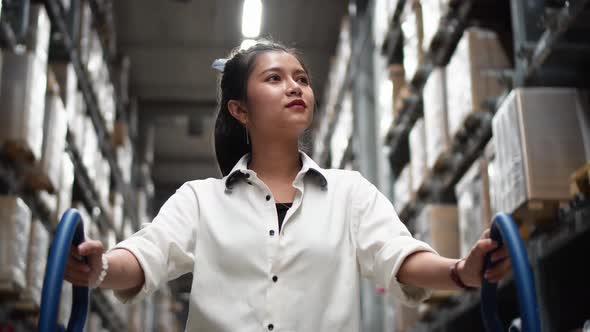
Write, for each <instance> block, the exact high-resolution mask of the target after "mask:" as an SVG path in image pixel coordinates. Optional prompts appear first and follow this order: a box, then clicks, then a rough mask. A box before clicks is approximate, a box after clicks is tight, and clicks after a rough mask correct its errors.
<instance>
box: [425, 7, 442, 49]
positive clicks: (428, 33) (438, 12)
mask: <svg viewBox="0 0 590 332" xmlns="http://www.w3.org/2000/svg"><path fill="white" fill-rule="evenodd" d="M420 4H421V5H422V26H423V29H424V40H423V42H422V48H423V49H424V50H428V49H429V48H430V43H432V39H433V38H434V35H435V34H436V32H437V31H438V28H439V26H440V25H441V19H442V18H443V15H444V14H445V13H446V11H447V4H446V1H444V0H420Z"/></svg>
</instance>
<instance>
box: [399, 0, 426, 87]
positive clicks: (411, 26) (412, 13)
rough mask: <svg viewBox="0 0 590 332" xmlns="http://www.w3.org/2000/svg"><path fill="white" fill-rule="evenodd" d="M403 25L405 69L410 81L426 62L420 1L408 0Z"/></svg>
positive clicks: (402, 20)
mask: <svg viewBox="0 0 590 332" xmlns="http://www.w3.org/2000/svg"><path fill="white" fill-rule="evenodd" d="M401 27H402V31H403V36H404V70H405V73H406V78H407V79H408V80H409V81H410V80H412V78H413V77H414V75H416V72H417V71H418V67H419V66H420V65H422V64H423V63H424V55H425V52H424V49H423V48H422V45H423V35H424V33H423V30H422V9H421V7H420V1H418V0H409V1H407V2H406V4H405V7H404V10H403V13H402V17H401Z"/></svg>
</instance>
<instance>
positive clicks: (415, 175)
mask: <svg viewBox="0 0 590 332" xmlns="http://www.w3.org/2000/svg"><path fill="white" fill-rule="evenodd" d="M409 144H410V165H411V169H412V192H413V193H415V192H417V191H418V190H419V189H420V187H421V186H422V184H423V183H424V181H426V178H427V176H428V167H426V160H427V158H428V157H427V154H426V130H425V128H424V119H423V118H422V119H419V120H418V121H416V123H415V124H414V127H413V128H412V130H410V136H409Z"/></svg>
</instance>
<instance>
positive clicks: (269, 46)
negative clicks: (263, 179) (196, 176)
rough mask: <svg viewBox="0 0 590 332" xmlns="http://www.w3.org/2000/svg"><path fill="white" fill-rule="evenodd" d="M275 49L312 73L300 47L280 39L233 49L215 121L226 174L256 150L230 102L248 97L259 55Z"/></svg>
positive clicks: (217, 149)
mask: <svg viewBox="0 0 590 332" xmlns="http://www.w3.org/2000/svg"><path fill="white" fill-rule="evenodd" d="M271 51H282V52H287V53H289V54H292V55H293V56H295V58H297V60H299V63H301V66H302V67H303V69H304V70H305V71H306V72H308V70H307V68H306V67H305V64H304V63H303V61H302V59H301V56H300V54H299V52H298V51H297V50H295V49H293V48H288V47H286V46H284V45H282V44H279V43H277V42H272V41H259V42H257V43H256V44H255V45H254V46H252V47H250V48H247V49H243V50H240V49H234V50H233V51H232V53H231V55H230V57H229V58H228V61H227V62H226V63H225V68H224V69H223V74H222V75H221V80H220V84H219V86H220V89H219V96H218V101H219V112H218V113H217V119H216V120H215V133H214V140H215V155H216V157H217V163H218V164H219V169H220V170H221V173H222V174H223V176H226V175H228V174H229V172H231V170H232V168H233V167H234V166H235V164H236V163H237V162H238V161H239V160H240V158H241V157H242V156H243V155H245V154H246V153H250V152H252V148H251V146H250V145H249V144H247V143H246V128H244V126H243V125H242V124H241V123H240V122H239V121H238V120H237V119H236V118H234V117H233V116H232V115H231V114H230V112H229V110H228V108H227V103H228V102H229V101H230V100H232V99H233V100H240V101H244V102H245V101H246V100H247V85H248V77H249V76H250V74H251V73H252V70H253V69H254V65H255V64H256V58H257V57H258V55H260V54H262V53H265V52H271ZM308 75H309V72H308ZM310 80H311V79H310Z"/></svg>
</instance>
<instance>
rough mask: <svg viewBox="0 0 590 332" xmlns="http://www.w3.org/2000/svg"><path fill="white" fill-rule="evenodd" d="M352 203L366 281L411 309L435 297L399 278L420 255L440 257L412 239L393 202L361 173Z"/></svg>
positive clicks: (357, 247)
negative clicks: (414, 256) (404, 266)
mask: <svg viewBox="0 0 590 332" xmlns="http://www.w3.org/2000/svg"><path fill="white" fill-rule="evenodd" d="M357 174H358V177H359V179H358V181H357V185H356V188H355V189H354V192H353V195H352V197H353V198H352V199H353V203H352V210H353V211H352V216H353V218H354V220H353V227H354V232H355V242H356V251H357V260H358V262H359V266H360V269H361V274H362V275H363V276H364V277H367V278H371V279H372V280H373V281H374V282H375V283H376V284H377V286H378V287H382V288H385V289H386V290H388V291H390V292H391V293H392V294H393V295H394V296H395V297H396V298H398V299H400V300H401V301H402V302H404V303H406V304H408V305H416V304H418V303H420V302H422V301H424V300H425V299H427V298H428V297H429V296H430V294H431V293H432V291H431V290H429V289H425V288H419V287H414V286H410V285H404V284H402V283H400V282H399V281H398V280H397V278H396V275H397V273H398V271H399V269H400V267H401V266H402V264H403V262H404V260H405V259H406V257H408V256H409V255H411V254H413V253H415V252H418V251H430V252H433V253H436V251H435V250H434V249H432V248H431V247H430V246H429V245H428V244H426V243H424V242H422V241H419V240H416V239H414V238H413V237H412V235H411V234H410V232H409V231H408V229H407V228H406V226H405V225H404V224H403V223H402V222H401V221H400V219H399V217H398V215H397V213H396V212H395V210H394V208H393V205H392V204H391V202H390V201H389V200H388V199H387V198H386V197H385V196H384V195H383V194H382V193H381V192H380V191H379V190H378V189H377V188H376V187H375V186H374V185H373V184H371V183H370V182H369V181H367V180H366V179H365V178H364V177H363V176H362V175H360V173H357Z"/></svg>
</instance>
